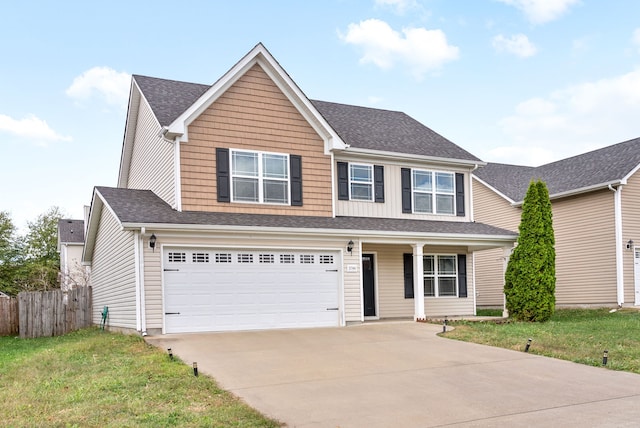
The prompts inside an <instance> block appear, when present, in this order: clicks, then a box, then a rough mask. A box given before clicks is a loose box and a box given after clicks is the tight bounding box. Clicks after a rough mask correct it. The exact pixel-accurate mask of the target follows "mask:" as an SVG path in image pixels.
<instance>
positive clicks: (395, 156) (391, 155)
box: [343, 146, 486, 169]
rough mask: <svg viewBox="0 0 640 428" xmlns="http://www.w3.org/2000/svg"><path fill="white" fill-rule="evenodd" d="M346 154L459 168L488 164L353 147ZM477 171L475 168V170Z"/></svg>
mask: <svg viewBox="0 0 640 428" xmlns="http://www.w3.org/2000/svg"><path fill="white" fill-rule="evenodd" d="M343 153H344V154H353V153H357V154H361V155H369V156H374V157H376V158H380V159H385V158H388V159H392V160H395V161H398V160H417V161H420V162H432V163H443V164H446V165H449V166H451V165H457V166H464V167H467V168H468V167H469V166H475V167H476V168H477V167H478V166H479V165H481V166H485V165H486V162H481V161H480V162H479V161H477V160H465V159H453V158H440V157H436V156H424V155H416V154H412V153H397V152H389V151H384V150H371V149H360V148H356V147H353V146H350V147H349V148H348V150H345V151H344V152H343ZM474 169H475V168H474Z"/></svg>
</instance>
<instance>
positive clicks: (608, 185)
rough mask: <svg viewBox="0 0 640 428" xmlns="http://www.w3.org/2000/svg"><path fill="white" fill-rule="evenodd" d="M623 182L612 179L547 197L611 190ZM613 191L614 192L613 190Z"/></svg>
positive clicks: (553, 197) (562, 196)
mask: <svg viewBox="0 0 640 428" xmlns="http://www.w3.org/2000/svg"><path fill="white" fill-rule="evenodd" d="M623 184H627V183H626V182H625V181H624V180H614V181H609V182H607V183H599V184H594V185H593V186H587V187H581V188H579V189H573V190H567V191H566V192H560V193H554V194H553V195H549V199H550V200H554V199H560V198H566V197H567V196H574V195H580V194H582V193H588V192H593V191H594V190H598V189H606V188H609V190H613V188H612V186H616V185H617V186H620V185H623ZM613 191H614V192H615V190H613ZM523 203H524V201H519V202H516V203H514V204H512V205H513V206H514V207H519V206H522V204H523Z"/></svg>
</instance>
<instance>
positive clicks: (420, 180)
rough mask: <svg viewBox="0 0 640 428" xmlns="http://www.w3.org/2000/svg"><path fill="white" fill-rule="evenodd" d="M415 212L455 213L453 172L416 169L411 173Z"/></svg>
mask: <svg viewBox="0 0 640 428" xmlns="http://www.w3.org/2000/svg"><path fill="white" fill-rule="evenodd" d="M411 189H412V196H413V212H415V213H424V214H450V215H453V214H455V176H454V174H453V173H451V172H435V171H423V170H418V169H414V170H412V173H411Z"/></svg>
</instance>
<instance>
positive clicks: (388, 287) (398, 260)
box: [362, 244, 475, 318]
mask: <svg viewBox="0 0 640 428" xmlns="http://www.w3.org/2000/svg"><path fill="white" fill-rule="evenodd" d="M423 251H424V254H425V255H427V254H466V248H463V247H430V246H425V247H424V250H423ZM362 252H363V253H374V254H376V256H377V257H376V260H375V265H376V272H377V278H376V280H375V281H376V285H377V287H376V288H377V295H376V299H377V301H378V309H379V311H378V312H379V313H378V316H379V317H380V318H407V317H413V316H414V314H415V303H414V300H413V299H406V298H405V297H404V264H403V254H405V253H413V248H412V247H411V246H409V245H385V244H366V245H364V247H363V250H362ZM472 267H473V262H472V257H471V255H470V254H469V255H467V295H468V297H466V298H458V297H439V298H428V297H427V298H424V299H425V313H426V315H427V317H434V316H444V315H451V316H453V315H473V314H474V313H475V310H474V306H473V275H472V274H473V271H472Z"/></svg>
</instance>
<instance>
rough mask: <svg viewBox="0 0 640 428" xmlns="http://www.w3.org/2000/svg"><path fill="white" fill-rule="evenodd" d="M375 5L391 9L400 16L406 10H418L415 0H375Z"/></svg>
mask: <svg viewBox="0 0 640 428" xmlns="http://www.w3.org/2000/svg"><path fill="white" fill-rule="evenodd" d="M375 3H376V6H379V7H388V8H391V9H393V10H394V11H395V12H396V13H398V14H400V15H403V14H404V13H405V12H407V11H408V10H411V9H417V8H419V5H418V2H417V1H416V0H375Z"/></svg>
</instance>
